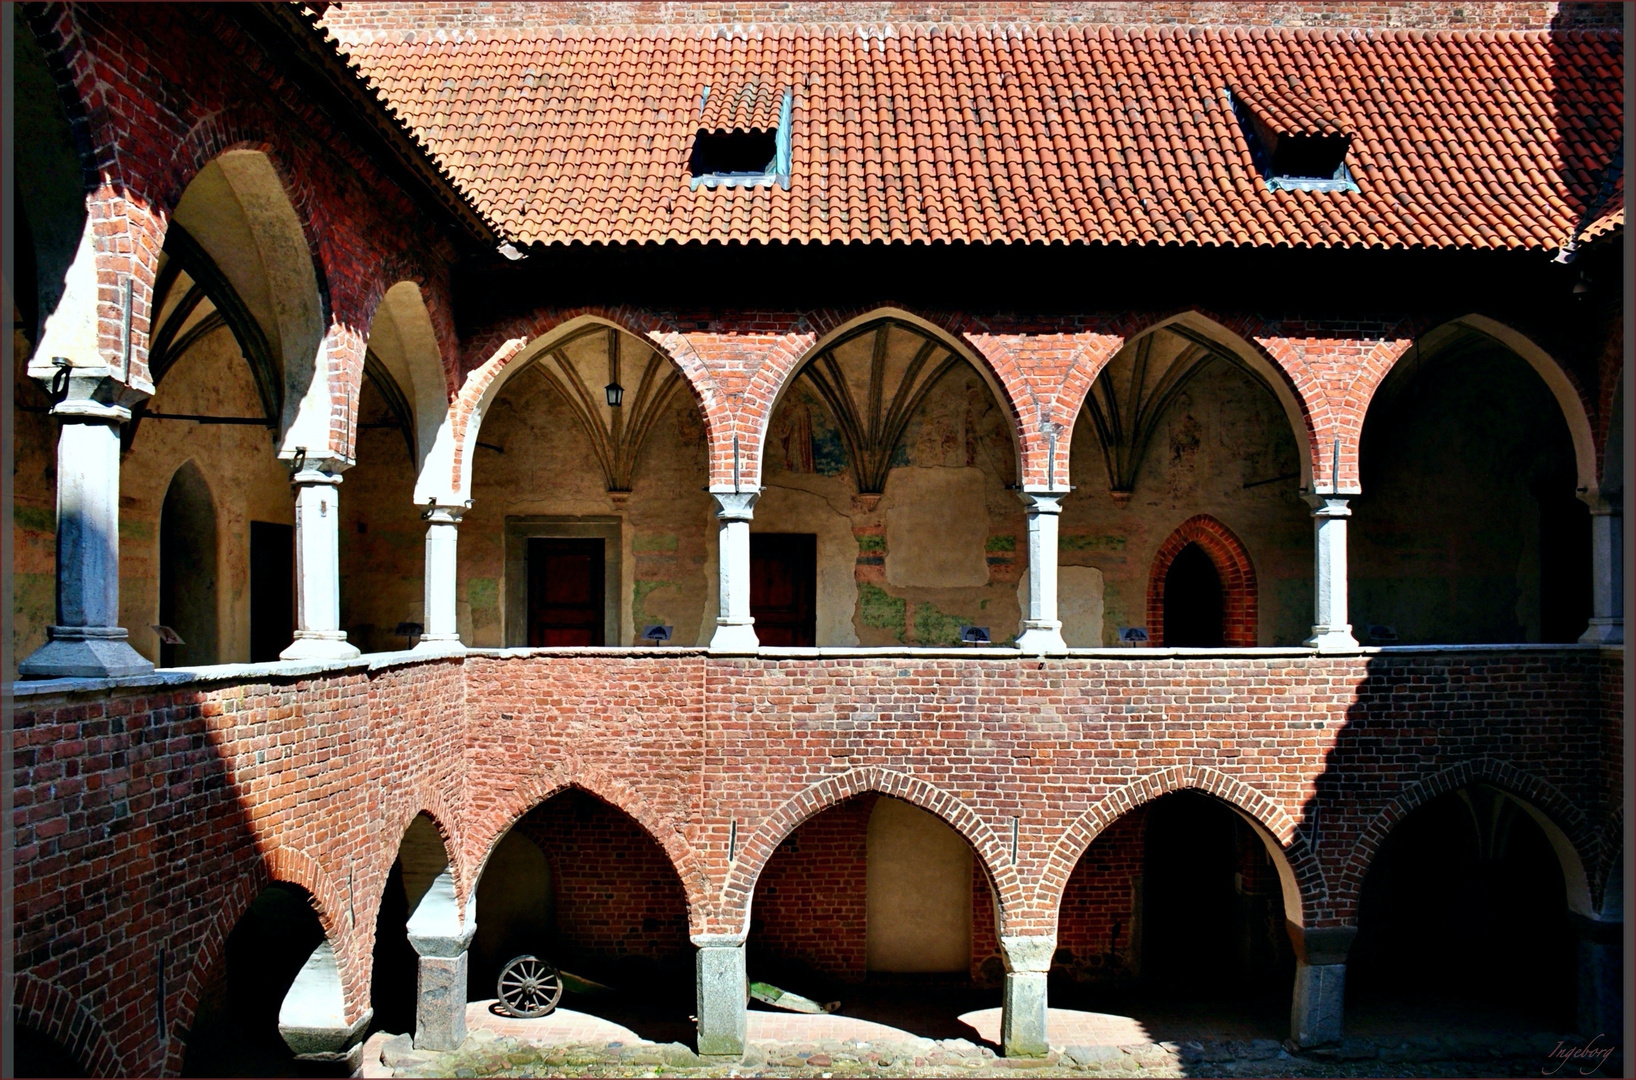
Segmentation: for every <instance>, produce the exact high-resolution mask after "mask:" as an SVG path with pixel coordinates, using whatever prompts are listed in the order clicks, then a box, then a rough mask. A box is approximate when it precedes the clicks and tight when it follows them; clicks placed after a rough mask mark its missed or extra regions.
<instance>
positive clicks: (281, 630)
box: [250, 521, 295, 663]
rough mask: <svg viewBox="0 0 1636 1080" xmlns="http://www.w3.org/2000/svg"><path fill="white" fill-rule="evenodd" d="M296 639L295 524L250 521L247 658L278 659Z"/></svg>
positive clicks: (257, 661) (256, 660)
mask: <svg viewBox="0 0 1636 1080" xmlns="http://www.w3.org/2000/svg"><path fill="white" fill-rule="evenodd" d="M294 640H295V526H294V525H279V524H277V523H276V522H271V521H252V522H251V523H250V661H251V663H261V662H263V661H268V660H277V659H278V654H279V653H281V652H283V651H284V650H285V649H288V648H289V647H290V643H291V642H293V641H294Z"/></svg>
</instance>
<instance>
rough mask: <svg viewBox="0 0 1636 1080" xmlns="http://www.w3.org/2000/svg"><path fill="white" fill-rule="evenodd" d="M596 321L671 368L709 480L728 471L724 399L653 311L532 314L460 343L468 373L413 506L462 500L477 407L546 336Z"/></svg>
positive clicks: (729, 431)
mask: <svg viewBox="0 0 1636 1080" xmlns="http://www.w3.org/2000/svg"><path fill="white" fill-rule="evenodd" d="M596 323H601V324H603V325H606V326H611V327H613V328H614V329H616V330H622V331H624V332H625V333H627V334H630V335H631V336H632V337H634V338H636V339H638V340H640V341H645V342H647V343H649V344H650V345H651V346H652V347H653V348H654V349H655V350H656V351H657V352H658V353H659V355H661V356H663V357H665V358H666V359H668V360H669V361H670V362H671V363H673V364H675V365H676V368H677V370H678V371H680V372H681V373H682V382H683V384H684V385H685V386H686V387H687V388H688V392H689V393H690V394H691V395H692V399H693V403H694V405H696V406H697V407H698V410H699V414H700V416H701V418H702V419H703V421H704V430H705V441H706V444H707V446H708V447H709V453H710V475H711V477H712V478H714V477H716V476H717V475H719V474H720V471H721V469H722V468H723V467H724V466H725V467H726V468H727V469H728V470H729V472H730V470H731V461H732V455H733V447H732V435H733V422H732V416H731V414H730V412H729V408H728V405H727V402H726V398H725V395H723V394H722V393H721V392H720V391H719V390H718V389H717V387H716V381H715V378H714V376H713V375H712V374H711V372H710V370H709V369H708V367H707V366H706V365H705V362H704V360H703V359H702V358H701V357H700V356H699V354H698V353H697V352H696V351H695V350H694V348H693V346H692V343H691V342H689V341H688V339H687V335H685V334H683V333H682V332H681V330H680V328H678V327H677V326H676V325H675V324H674V323H672V322H670V321H668V320H666V319H663V318H661V317H660V316H659V315H657V314H655V313H653V312H650V311H645V310H641V309H637V308H626V307H618V308H609V307H581V308H572V309H568V310H540V311H535V312H533V313H530V314H528V315H525V316H522V317H519V318H516V319H511V320H508V321H506V322H505V323H503V324H501V325H500V326H498V327H494V328H491V329H490V330H488V331H486V332H484V333H483V334H481V335H480V336H478V337H476V338H475V339H473V341H472V342H471V343H470V344H469V345H468V347H467V349H466V354H465V356H466V360H465V363H466V364H467V365H470V370H469V372H468V374H467V375H466V381H465V383H464V385H462V386H461V388H460V392H459V394H457V395H456V396H455V398H454V400H453V402H452V403H451V404H450V406H449V416H448V418H447V420H446V421H445V429H446V432H447V435H446V437H445V434H444V433H443V432H440V433H439V436H438V440H437V441H438V447H439V449H436V450H434V452H433V454H432V455H430V456H428V457H427V459H426V464H425V466H424V467H423V469H422V475H421V480H420V482H419V483H418V484H417V485H416V489H415V498H416V501H418V502H425V501H426V499H427V498H428V497H435V498H440V499H445V498H446V499H447V500H449V501H451V502H454V501H461V502H463V501H465V500H467V499H469V498H470V497H471V471H472V470H471V467H470V462H471V459H472V455H471V450H472V448H473V447H475V445H476V439H477V432H478V428H479V427H480V426H481V424H482V414H483V410H484V409H485V408H486V407H487V406H488V404H489V403H490V402H492V401H493V400H494V398H495V397H497V396H498V395H499V393H500V392H501V391H502V390H503V389H504V388H505V385H506V383H507V382H508V381H509V380H510V379H511V377H512V376H513V375H515V374H516V373H517V372H518V371H520V370H522V368H523V367H524V366H525V365H526V362H527V361H529V360H532V359H533V358H534V357H536V356H538V355H540V353H541V352H543V351H544V350H545V349H546V348H549V347H550V345H551V343H552V341H553V340H554V339H557V338H561V337H564V336H566V335H568V334H571V333H574V332H576V331H578V330H580V329H583V328H584V327H585V326H587V325H591V324H596ZM445 444H446V446H445Z"/></svg>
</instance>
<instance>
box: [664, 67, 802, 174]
mask: <svg viewBox="0 0 1636 1080" xmlns="http://www.w3.org/2000/svg"><path fill="white" fill-rule="evenodd" d="M794 103H795V96H794V94H793V93H792V92H791V90H790V89H789V88H787V87H783V88H780V87H777V86H775V85H773V84H772V83H766V82H759V81H745V82H741V83H735V84H733V85H732V86H728V87H724V88H721V89H718V90H713V89H712V88H711V87H709V86H706V87H705V88H704V91H703V92H702V93H701V94H700V95H699V131H698V134H697V135H696V136H694V139H693V154H692V156H691V157H690V158H689V159H688V172H689V173H690V174H691V176H690V178H689V180H688V186H689V187H692V188H700V187H708V188H717V187H772V186H773V185H774V184H777V185H778V186H779V187H782V188H783V189H784V190H786V191H788V190H789V186H790V114H791V112H792V111H793V109H794Z"/></svg>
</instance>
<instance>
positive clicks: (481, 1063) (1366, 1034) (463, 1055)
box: [362, 991, 1616, 1078]
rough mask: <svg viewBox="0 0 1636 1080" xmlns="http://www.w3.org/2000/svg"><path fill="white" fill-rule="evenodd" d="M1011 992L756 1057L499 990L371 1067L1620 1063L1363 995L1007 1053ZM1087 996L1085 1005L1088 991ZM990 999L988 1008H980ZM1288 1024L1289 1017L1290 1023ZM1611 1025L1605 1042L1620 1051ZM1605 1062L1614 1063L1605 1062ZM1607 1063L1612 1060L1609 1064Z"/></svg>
mask: <svg viewBox="0 0 1636 1080" xmlns="http://www.w3.org/2000/svg"><path fill="white" fill-rule="evenodd" d="M996 996H997V994H996V992H994V991H989V992H987V993H986V994H985V993H981V992H950V993H946V994H942V995H937V996H931V995H925V996H916V995H906V994H903V993H890V992H888V993H882V992H876V993H873V994H871V993H869V992H862V993H857V994H854V995H852V996H851V998H850V1000H848V1001H847V1002H846V1003H845V1005H844V1006H843V1009H842V1010H841V1011H840V1012H838V1013H835V1014H833V1015H821V1016H812V1015H803V1014H799V1013H789V1012H781V1011H775V1010H770V1009H760V1008H754V1007H752V1009H751V1011H750V1013H749V1024H748V1043H749V1048H748V1050H747V1052H746V1054H745V1055H744V1057H743V1058H742V1059H741V1060H727V1061H723V1060H719V1059H700V1058H699V1057H697V1056H696V1055H695V1054H694V1053H693V1051H692V1049H691V1044H692V1031H693V1029H692V1024H691V1023H690V1022H689V1020H688V1018H686V1017H681V1016H675V1017H670V1016H664V1015H658V1016H655V1015H651V1014H647V1015H644V1014H625V1015H621V1014H620V1013H619V1011H618V1009H617V1008H612V1007H608V1006H607V1005H605V1004H603V1003H597V1007H598V1008H597V1011H598V1013H600V1014H601V1015H597V1014H593V1013H592V1012H590V1011H581V1010H579V1009H574V1008H558V1009H557V1010H556V1011H555V1012H553V1013H552V1014H551V1015H549V1016H545V1017H540V1018H538V1019H534V1020H517V1019H514V1018H512V1017H508V1016H503V1015H500V1014H498V1013H497V1012H495V1011H494V1009H493V1002H491V1001H481V1002H473V1003H471V1004H470V1005H469V1006H468V1007H467V1017H466V1022H467V1026H468V1027H469V1028H470V1030H471V1036H470V1038H469V1039H468V1040H467V1042H466V1043H465V1045H463V1046H462V1047H461V1048H460V1049H459V1050H457V1051H453V1052H451V1053H446V1054H437V1053H429V1052H425V1051H416V1050H413V1049H412V1048H411V1047H410V1046H409V1039H408V1037H407V1036H403V1035H399V1036H392V1035H390V1034H388V1033H386V1032H378V1033H376V1034H375V1035H373V1036H371V1038H370V1039H369V1041H368V1042H367V1043H366V1044H365V1047H364V1065H363V1072H362V1075H363V1076H366V1077H394V1076H402V1077H425V1076H458V1077H490V1076H506V1077H510V1076H609V1077H614V1076H620V1077H626V1076H632V1077H634V1076H667V1075H672V1074H677V1073H680V1074H682V1075H688V1076H701V1077H703V1076H710V1077H715V1076H792V1077H793V1076H800V1077H820V1078H821V1077H848V1076H861V1075H876V1076H928V1077H930V1076H971V1077H992V1076H1004V1075H1015V1074H1016V1073H1018V1072H1019V1071H1023V1072H1026V1073H1028V1074H1030V1075H1036V1076H1042V1077H1046V1076H1050V1077H1058V1076H1083V1075H1086V1074H1090V1073H1103V1074H1109V1075H1115V1076H1155V1077H1160V1076H1162V1077H1192V1076H1199V1077H1213V1076H1277V1077H1284V1076H1289V1077H1296V1076H1313V1077H1318V1076H1542V1075H1545V1076H1557V1077H1565V1076H1590V1075H1615V1074H1616V1073H1615V1071H1614V1070H1615V1068H1616V1066H1615V1063H1614V1061H1611V1060H1606V1059H1605V1058H1598V1057H1595V1056H1593V1057H1589V1058H1585V1057H1581V1058H1575V1059H1572V1060H1563V1059H1562V1058H1561V1057H1553V1056H1552V1053H1553V1050H1555V1051H1556V1052H1557V1053H1558V1054H1560V1053H1561V1048H1562V1047H1575V1046H1580V1047H1582V1046H1585V1045H1586V1043H1585V1041H1584V1040H1582V1039H1578V1038H1577V1037H1575V1036H1572V1035H1568V1034H1564V1033H1561V1032H1556V1031H1551V1030H1547V1029H1545V1028H1544V1027H1542V1026H1541V1025H1539V1024H1537V1023H1532V1024H1531V1023H1529V1022H1527V1020H1526V1019H1525V1018H1522V1017H1518V1016H1516V1015H1512V1014H1509V1013H1507V1012H1506V1011H1505V1010H1503V1009H1495V1008H1482V1009H1476V1008H1470V1007H1463V1008H1462V1007H1455V1006H1450V1005H1447V1004H1445V1003H1441V1002H1437V1001H1426V1002H1420V1003H1399V1004H1397V1005H1396V1006H1394V1007H1371V1008H1360V1009H1357V1010H1354V1012H1353V1013H1352V1014H1351V1015H1349V1017H1348V1033H1347V1034H1348V1037H1347V1039H1346V1041H1345V1042H1343V1043H1342V1044H1341V1045H1339V1046H1337V1047H1330V1048H1324V1049H1317V1050H1307V1051H1294V1052H1292V1050H1291V1048H1289V1047H1287V1046H1286V1045H1285V1044H1284V1043H1283V1042H1282V1040H1281V1036H1282V1035H1283V1034H1285V1031H1281V1030H1280V1028H1281V1027H1284V1026H1285V1025H1287V1022H1288V1021H1287V1017H1286V1018H1281V1017H1279V1016H1278V1015H1277V1013H1276V1010H1273V1009H1271V1008H1270V1007H1269V1005H1268V1004H1267V1003H1261V1002H1257V1001H1254V1000H1248V1001H1244V1002H1233V1003H1222V1002H1212V1003H1209V1004H1208V1005H1207V1006H1204V1007H1200V1006H1198V1005H1193V1006H1186V1005H1182V1006H1176V1005H1171V1006H1170V1007H1168V1008H1166V1007H1162V1006H1151V1007H1149V1006H1145V1005H1141V1004H1137V1005H1136V1007H1130V1005H1129V1003H1125V1006H1126V1011H1124V1012H1113V1011H1097V1010H1095V1009H1092V1008H1084V1007H1080V1008H1052V1009H1051V1010H1050V1014H1049V1025H1050V1027H1049V1030H1050V1043H1051V1047H1052V1052H1051V1054H1050V1056H1049V1057H1047V1058H1044V1059H1023V1060H1017V1059H1010V1060H1008V1059H1005V1058H1003V1057H1000V1056H999V1035H1000V1009H999V1007H998V1006H997V1005H991V1004H984V1003H985V1002H987V1001H991V1000H992V999H993V998H995V997H996ZM1074 1004H1080V1003H1078V1002H1075V1003H1074ZM972 1006H978V1007H972ZM1286 1030H1287V1028H1286ZM1608 1045H1609V1041H1608V1039H1606V1038H1602V1039H1601V1040H1600V1041H1599V1042H1597V1043H1594V1044H1592V1048H1593V1049H1595V1048H1597V1047H1600V1048H1603V1049H1605V1048H1607V1047H1608ZM1604 1062H1605V1064H1604ZM1598 1065H1601V1067H1600V1068H1598V1067H1597V1066H1598Z"/></svg>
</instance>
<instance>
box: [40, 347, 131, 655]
mask: <svg viewBox="0 0 1636 1080" xmlns="http://www.w3.org/2000/svg"><path fill="white" fill-rule="evenodd" d="M42 381H46V380H42ZM49 382H50V385H49V387H48V389H49V392H50V393H51V394H52V396H53V397H54V398H56V401H57V403H56V405H55V406H54V407H53V408H52V410H51V413H52V415H53V416H55V417H56V418H57V419H58V420H59V421H60V422H61V424H62V429H61V431H60V432H59V433H58V435H57V621H56V622H55V623H53V624H52V625H51V626H50V627H49V628H48V629H47V631H46V632H47V634H48V638H47V641H46V643H45V644H44V645H42V646H40V648H39V649H37V650H35V652H34V653H33V655H31V656H29V657H28V659H26V660H24V661H23V662H22V663H21V664H18V665H17V673H18V674H19V675H21V676H22V677H24V678H27V679H47V678H78V679H102V678H114V677H117V676H121V675H141V674H143V673H145V672H149V671H152V670H153V664H151V663H149V662H148V661H147V660H146V659H144V658H143V657H142V656H141V655H140V654H139V653H138V652H137V651H136V650H135V649H133V648H131V645H130V642H129V640H128V636H129V635H127V634H126V632H125V630H124V628H123V627H121V626H120V625H119V428H120V425H122V424H123V423H125V421H127V420H129V419H130V418H131V410H130V406H131V405H133V404H135V403H136V402H137V401H140V400H141V399H142V398H144V397H146V396H147V395H146V394H143V393H141V392H140V391H135V390H132V389H131V388H130V387H128V386H126V385H125V384H124V383H122V382H120V381H119V380H118V379H117V378H115V377H114V373H113V372H111V371H110V370H109V369H107V368H101V367H98V368H63V369H61V371H59V372H58V374H57V375H56V376H55V377H54V378H52V379H51V380H49ZM8 632H9V631H8Z"/></svg>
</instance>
